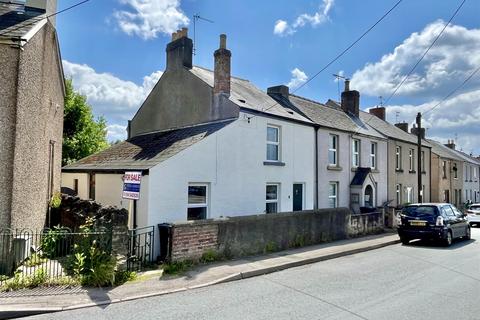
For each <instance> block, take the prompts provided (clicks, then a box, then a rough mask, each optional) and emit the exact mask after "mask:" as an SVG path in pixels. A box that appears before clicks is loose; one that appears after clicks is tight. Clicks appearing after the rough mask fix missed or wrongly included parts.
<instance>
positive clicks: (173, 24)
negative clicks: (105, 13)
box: [114, 0, 189, 39]
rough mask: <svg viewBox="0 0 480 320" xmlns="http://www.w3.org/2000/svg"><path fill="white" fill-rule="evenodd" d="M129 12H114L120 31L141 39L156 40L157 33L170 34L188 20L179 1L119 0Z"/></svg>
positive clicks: (184, 24)
mask: <svg viewBox="0 0 480 320" xmlns="http://www.w3.org/2000/svg"><path fill="white" fill-rule="evenodd" d="M120 2H121V3H122V4H124V5H126V6H129V7H130V8H129V10H127V9H126V10H119V11H115V12H114V17H115V19H116V20H117V22H118V25H119V27H120V29H121V30H122V31H123V32H125V33H127V34H128V35H137V36H139V37H141V38H143V39H152V38H156V37H157V35H158V34H159V33H164V34H171V33H172V32H175V31H176V30H177V29H179V28H180V27H181V26H186V25H188V23H189V19H188V18H187V16H186V15H185V14H184V13H183V12H182V10H181V9H180V0H120Z"/></svg>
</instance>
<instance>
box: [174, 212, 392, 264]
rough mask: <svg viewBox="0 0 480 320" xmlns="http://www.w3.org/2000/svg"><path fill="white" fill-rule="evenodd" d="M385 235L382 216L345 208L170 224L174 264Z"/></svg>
mask: <svg viewBox="0 0 480 320" xmlns="http://www.w3.org/2000/svg"><path fill="white" fill-rule="evenodd" d="M382 231H383V215H382V214H381V213H369V214H361V215H352V214H351V212H350V210H349V209H347V208H336V209H320V210H316V211H313V210H312V211H301V212H288V213H276V214H261V215H251V216H241V217H231V218H225V219H220V220H202V221H190V222H185V223H178V224H174V225H172V239H171V241H172V246H171V252H170V259H171V260H172V261H181V260H198V259H200V258H201V257H202V256H203V255H204V254H205V253H207V252H215V254H217V255H219V256H222V257H225V258H235V257H242V256H248V255H255V254H262V253H267V252H274V251H280V250H285V249H289V248H296V247H303V246H308V245H313V244H319V243H323V242H330V241H335V240H341V239H346V238H349V237H357V236H360V235H366V234H376V233H379V232H382Z"/></svg>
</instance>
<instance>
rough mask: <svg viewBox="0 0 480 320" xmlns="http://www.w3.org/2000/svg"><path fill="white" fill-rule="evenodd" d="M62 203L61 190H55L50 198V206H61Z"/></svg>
mask: <svg viewBox="0 0 480 320" xmlns="http://www.w3.org/2000/svg"><path fill="white" fill-rule="evenodd" d="M61 204H62V194H61V193H60V192H55V193H54V194H53V195H52V198H51V199H50V208H54V209H56V208H60V205H61Z"/></svg>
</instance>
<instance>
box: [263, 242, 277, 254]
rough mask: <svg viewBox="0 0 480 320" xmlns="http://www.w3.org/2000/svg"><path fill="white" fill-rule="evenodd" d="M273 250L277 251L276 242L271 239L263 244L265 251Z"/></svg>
mask: <svg viewBox="0 0 480 320" xmlns="http://www.w3.org/2000/svg"><path fill="white" fill-rule="evenodd" d="M275 251H277V244H276V243H275V242H273V241H269V242H267V244H266V245H265V252H267V253H270V252H275Z"/></svg>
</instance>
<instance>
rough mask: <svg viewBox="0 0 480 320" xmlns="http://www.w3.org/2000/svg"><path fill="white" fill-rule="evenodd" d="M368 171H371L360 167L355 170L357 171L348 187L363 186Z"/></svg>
mask: <svg viewBox="0 0 480 320" xmlns="http://www.w3.org/2000/svg"><path fill="white" fill-rule="evenodd" d="M370 171H371V169H370V168H361V167H359V168H357V171H356V172H355V176H354V177H353V179H352V182H351V183H350V185H351V186H363V183H364V182H365V179H366V178H367V176H368V174H369V173H370Z"/></svg>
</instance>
